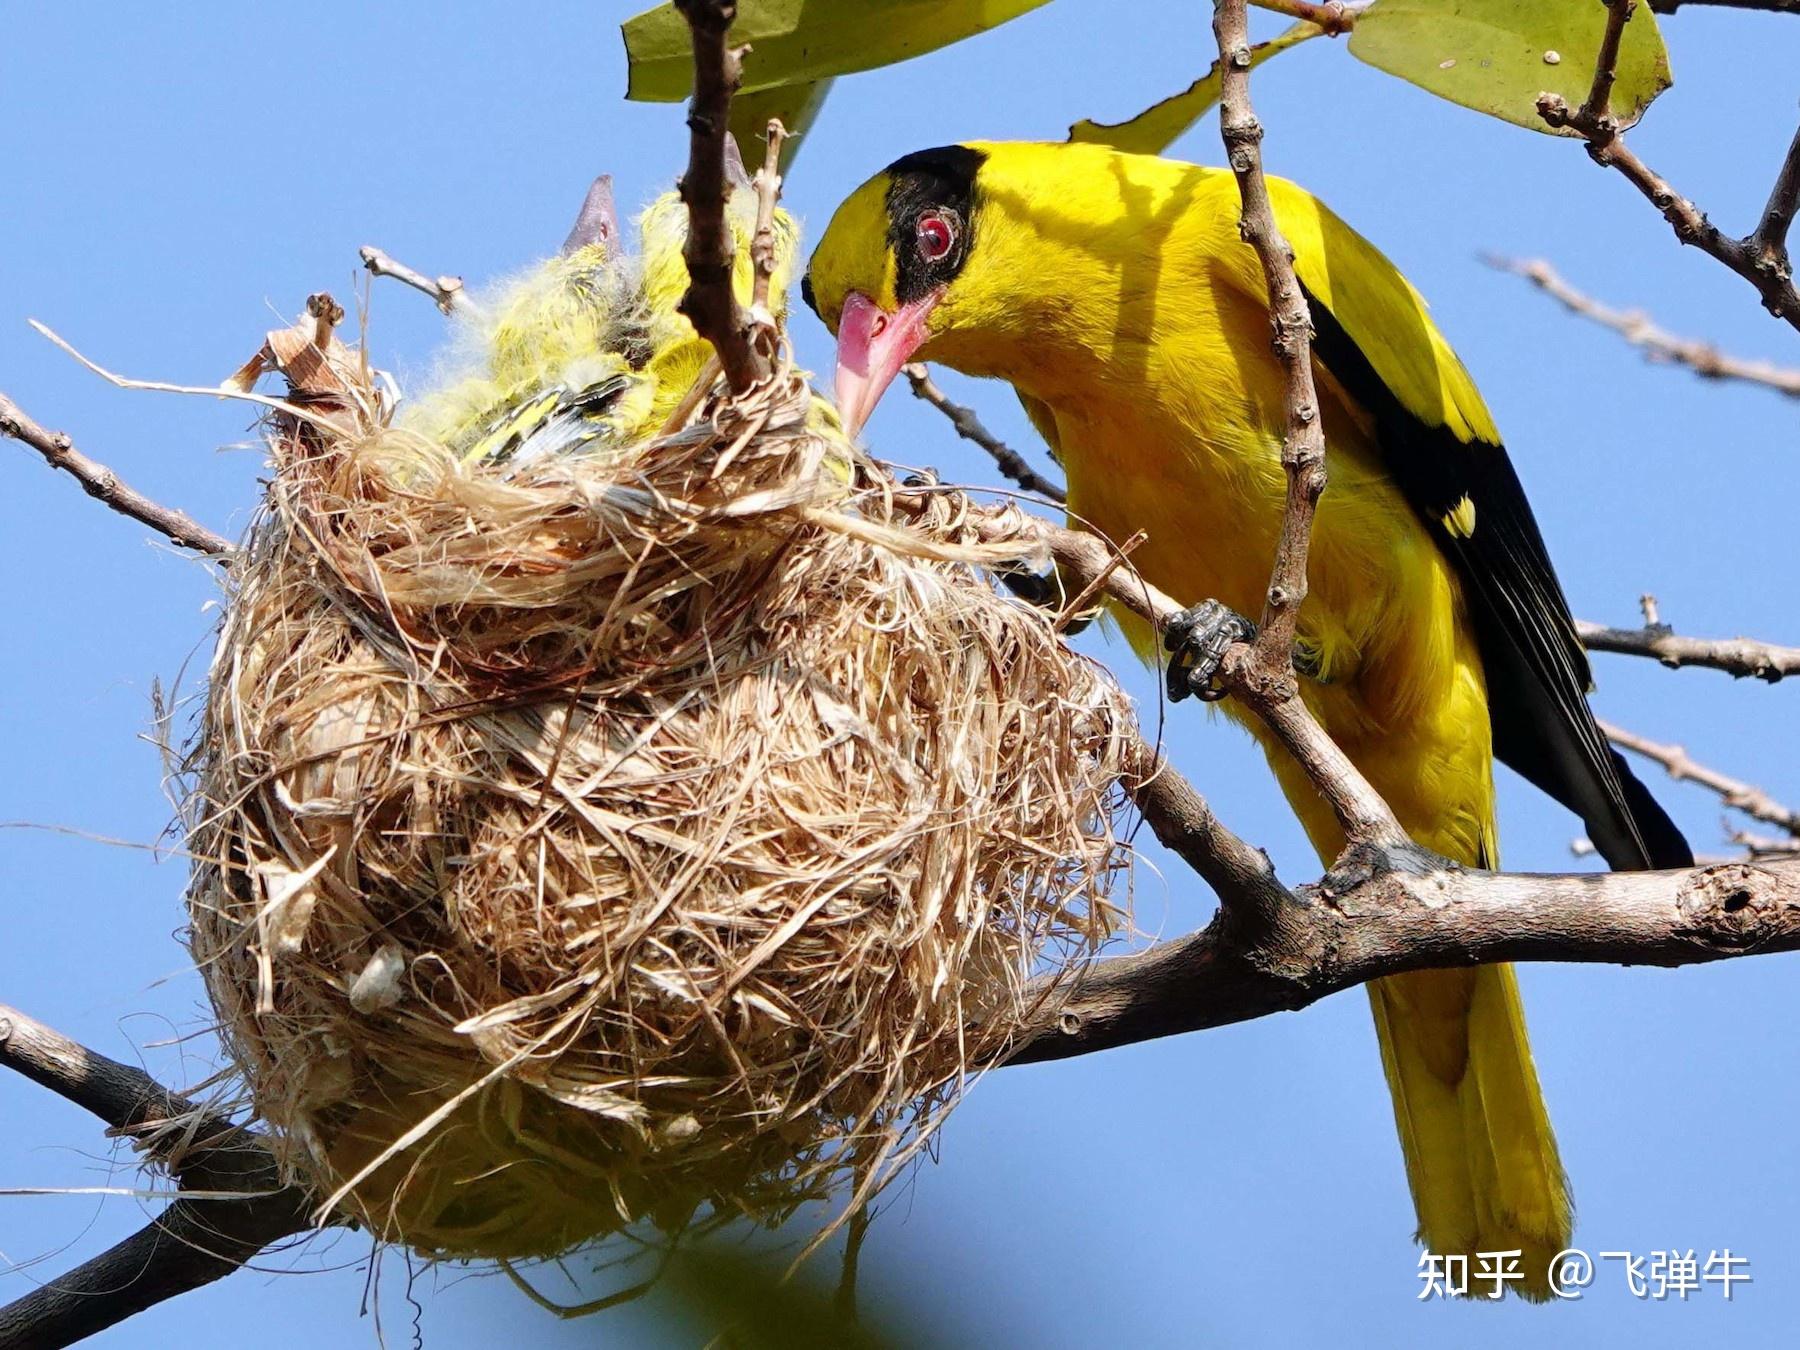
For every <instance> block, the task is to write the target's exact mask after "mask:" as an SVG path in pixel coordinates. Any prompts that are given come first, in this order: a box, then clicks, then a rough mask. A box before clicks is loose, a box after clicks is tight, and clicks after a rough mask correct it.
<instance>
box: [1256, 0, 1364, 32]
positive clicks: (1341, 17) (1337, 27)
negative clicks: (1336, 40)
mask: <svg viewBox="0 0 1800 1350" xmlns="http://www.w3.org/2000/svg"><path fill="white" fill-rule="evenodd" d="M1250 3H1251V4H1253V5H1255V6H1256V7H1257V8H1258V9H1267V10H1272V11H1274V12H1275V13H1277V14H1285V15H1287V16H1288V17H1289V18H1290V19H1302V20H1304V21H1305V22H1307V23H1310V24H1313V25H1314V26H1315V27H1317V28H1318V29H1319V30H1320V31H1321V32H1323V33H1324V34H1325V36H1326V37H1338V36H1340V35H1342V34H1344V33H1348V32H1349V31H1350V30H1351V29H1352V28H1354V27H1356V20H1357V16H1358V15H1359V14H1361V13H1362V11H1363V10H1364V9H1366V8H1368V7H1367V6H1366V5H1355V6H1352V5H1346V4H1344V3H1343V0H1322V3H1321V0H1250Z"/></svg>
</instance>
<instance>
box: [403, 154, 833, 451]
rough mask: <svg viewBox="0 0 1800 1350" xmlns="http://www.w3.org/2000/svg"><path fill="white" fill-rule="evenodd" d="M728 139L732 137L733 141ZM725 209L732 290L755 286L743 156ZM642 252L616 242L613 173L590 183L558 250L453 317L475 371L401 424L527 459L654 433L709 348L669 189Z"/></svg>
mask: <svg viewBox="0 0 1800 1350" xmlns="http://www.w3.org/2000/svg"><path fill="white" fill-rule="evenodd" d="M727 144H730V142H729V141H728V142H727ZM730 167H731V168H732V169H733V170H734V173H733V178H734V183H735V186H734V190H733V192H732V195H731V199H730V202H729V203H728V205H727V208H726V219H727V222H728V223H729V225H730V228H731V232H732V239H733V242H734V245H735V258H736V262H735V269H734V278H735V283H736V288H737V292H738V296H739V299H740V300H741V301H743V302H744V303H746V304H748V303H749V301H750V297H751V290H752V276H753V270H752V264H751V260H750V241H751V237H752V235H753V234H754V232H755V229H756V197H755V194H754V192H753V191H752V190H751V187H750V181H749V179H748V177H746V176H745V175H744V173H743V167H742V164H741V163H739V164H735V165H732V166H730ZM774 231H775V257H776V268H775V273H774V276H773V278H772V281H771V286H770V297H771V299H770V304H771V307H772V308H773V309H774V311H775V314H776V317H777V319H778V320H779V319H780V318H781V317H782V315H783V313H784V311H785V309H786V302H787V283H788V281H789V279H790V277H791V275H792V272H793V259H794V254H795V251H796V246H797V245H798V242H799V230H798V228H797V227H796V226H795V224H794V221H793V219H792V217H790V216H789V215H788V214H787V213H786V212H785V211H782V210H779V209H778V210H777V211H776V212H775V219H774ZM637 232H638V241H639V251H638V253H637V255H636V256H635V257H634V256H632V255H631V254H629V253H627V252H626V251H625V250H624V249H623V247H622V244H621V239H620V229H619V222H618V217H617V214H616V213H615V211H614V208H613V200H612V180H611V178H610V177H607V176H603V177H601V178H598V179H596V180H595V182H594V184H593V186H592V187H591V188H590V189H589V190H588V196H587V199H586V201H585V202H584V203H583V205H582V209H581V214H580V215H579V216H578V217H577V219H576V223H575V227H574V229H573V230H571V231H570V234H569V237H568V239H567V240H566V241H565V242H564V244H563V246H562V250H561V251H560V252H559V253H558V254H557V256H556V257H554V258H551V259H549V260H548V261H546V262H544V263H541V264H539V265H537V266H535V267H533V268H532V269H531V270H530V271H528V272H526V273H524V274H523V275H521V276H519V277H517V278H515V279H512V280H510V281H506V282H503V283H501V284H500V285H499V286H498V287H496V288H494V289H493V290H491V291H490V292H489V294H488V295H487V296H485V297H483V299H482V300H481V302H480V305H479V307H478V308H477V307H468V308H466V309H464V310H463V311H462V312H461V314H460V317H459V320H458V323H459V326H460V327H461V329H462V333H461V339H462V345H463V347H464V349H465V350H472V351H473V353H474V356H473V362H472V369H467V370H465V371H463V372H460V373H458V374H457V375H456V376H455V377H454V378H453V379H452V380H451V381H450V382H449V383H447V384H445V385H443V386H442V387H441V388H439V389H437V390H435V391H433V392H430V393H428V394H426V395H424V396H423V397H421V398H420V399H418V400H417V401H416V402H414V403H412V404H411V405H410V406H408V407H406V408H405V409H403V410H402V413H401V416H400V421H401V424H402V425H403V426H404V427H406V428H407V429H408V430H411V431H415V432H418V433H420V434H422V435H425V436H428V437H430V438H431V439H433V440H435V441H438V442H439V443H441V444H443V445H446V446H448V447H449V448H450V449H451V450H452V451H453V452H454V453H455V454H456V455H457V456H458V457H459V458H460V459H461V460H462V461H463V462H464V463H466V464H478V463H479V464H507V465H514V466H517V465H522V464H525V463H527V462H530V461H533V460H536V459H540V458H542V457H543V456H546V455H569V454H580V455H593V454H604V453H606V452H607V451H609V450H613V449H617V448H620V447H622V446H627V445H631V444H633V443H635V442H637V441H640V440H642V439H644V438H645V437H647V436H652V435H655V434H656V433H657V432H658V431H659V430H660V429H661V428H662V426H663V425H664V424H665V423H666V422H667V421H668V418H669V415H670V414H671V413H673V412H674V411H675V409H676V407H677V405H679V404H680V402H681V400H682V397H683V396H684V395H685V394H686V393H687V392H688V390H689V389H690V388H691V387H692V385H693V383H694V380H695V379H696V378H697V377H698V376H699V374H700V372H701V368H702V367H703V366H704V365H705V364H706V361H707V359H708V358H709V357H710V356H711V355H712V346H711V344H710V343H708V342H706V341H705V340H704V339H703V338H701V337H700V336H699V334H697V333H696V332H695V331H694V327H693V325H692V324H690V323H689V322H688V321H687V319H686V318H684V317H683V316H682V315H681V313H680V312H679V309H678V308H677V307H678V306H679V304H680V302H681V297H682V295H683V293H684V292H685V291H686V289H687V284H688V275H687V264H686V263H685V262H684V261H683V259H682V247H683V245H684V244H685V243H686V241H687V209H686V208H685V207H684V206H683V205H682V203H681V200H680V198H679V197H678V196H677V195H676V194H675V193H674V192H666V193H664V194H663V195H662V196H661V197H658V198H657V199H656V200H655V201H654V202H652V203H651V204H650V206H649V207H648V208H647V209H646V210H645V211H644V212H643V214H642V215H641V216H639V217H638V220H637Z"/></svg>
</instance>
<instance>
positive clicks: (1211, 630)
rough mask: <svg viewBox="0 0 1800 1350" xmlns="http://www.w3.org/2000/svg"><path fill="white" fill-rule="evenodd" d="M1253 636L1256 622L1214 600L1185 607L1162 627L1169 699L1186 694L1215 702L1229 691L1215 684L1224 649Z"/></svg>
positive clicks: (1206, 701)
mask: <svg viewBox="0 0 1800 1350" xmlns="http://www.w3.org/2000/svg"><path fill="white" fill-rule="evenodd" d="M1255 638H1256V625H1255V624H1253V623H1251V622H1250V620H1248V619H1246V618H1245V617H1244V616H1243V615H1242V614H1239V613H1238V612H1237V611H1236V610H1234V609H1231V608H1229V607H1228V606H1226V605H1222V604H1220V603H1219V602H1218V601H1217V600H1202V601H1201V602H1200V603H1199V604H1197V605H1195V606H1194V607H1193V608H1192V609H1184V610H1183V611H1182V612H1181V613H1180V614H1177V615H1176V616H1175V617H1174V618H1173V619H1171V620H1170V621H1169V623H1168V625H1167V626H1166V627H1165V628H1164V629H1163V647H1164V648H1165V649H1166V650H1167V651H1168V652H1169V654H1170V655H1169V671H1168V678H1169V702H1171V703H1179V702H1181V700H1182V699H1184V698H1186V697H1187V696H1188V695H1189V694H1192V695H1194V697H1196V698H1198V699H1199V700H1200V701H1201V702H1203V703H1217V702H1218V701H1219V700H1220V699H1222V698H1224V697H1225V695H1226V693H1227V692H1228V691H1227V690H1225V689H1224V688H1222V687H1221V686H1220V685H1219V684H1217V683H1216V681H1217V680H1218V677H1219V666H1220V665H1221V664H1222V663H1223V662H1224V660H1225V652H1226V651H1227V649H1229V648H1230V647H1231V645H1232V644H1233V643H1236V642H1251V641H1254V640H1255Z"/></svg>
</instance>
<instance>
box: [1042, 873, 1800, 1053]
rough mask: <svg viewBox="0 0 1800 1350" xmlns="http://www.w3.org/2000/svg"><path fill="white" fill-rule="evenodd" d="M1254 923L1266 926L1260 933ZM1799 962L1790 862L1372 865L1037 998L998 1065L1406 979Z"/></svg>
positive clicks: (1799, 887)
mask: <svg viewBox="0 0 1800 1350" xmlns="http://www.w3.org/2000/svg"><path fill="white" fill-rule="evenodd" d="M1259 913H1263V914H1266V915H1267V917H1266V918H1258V917H1256V916H1257V915H1258V914H1259ZM1797 949H1800V861H1795V860H1783V861H1772V862H1766V863H1725V864H1719V865H1715V866H1712V867H1701V868H1694V869H1692V870H1689V871H1682V872H1603V873H1575V874H1567V875H1548V876H1530V875H1522V874H1519V875H1515V874H1505V873H1496V872H1476V871H1467V870H1464V869H1462V868H1459V867H1455V866H1453V865H1451V864H1448V863H1445V864H1441V865H1439V866H1436V867H1431V868H1428V869H1426V870H1412V869H1410V868H1407V867H1399V868H1391V867H1390V863H1389V860H1382V859H1379V857H1377V858H1376V859H1375V860H1374V861H1373V862H1372V863H1367V862H1365V865H1364V866H1362V867H1360V868H1358V869H1356V870H1354V871H1347V872H1346V871H1340V872H1339V873H1335V874H1332V875H1330V876H1327V877H1326V878H1325V879H1324V880H1323V881H1321V882H1320V883H1319V884H1318V885H1316V886H1307V887H1301V888H1300V889H1299V890H1297V891H1291V892H1284V893H1283V895H1282V898H1281V900H1280V902H1279V903H1278V904H1277V905H1275V906H1274V907H1273V912H1272V913H1268V912H1267V911H1250V912H1248V913H1246V912H1245V911H1243V910H1241V909H1239V910H1235V911H1234V910H1230V909H1223V908H1222V909H1221V911H1220V914H1219V915H1218V916H1217V917H1215V918H1214V920H1213V922H1212V923H1211V924H1209V925H1208V926H1207V927H1206V928H1205V929H1204V930H1202V931H1201V932H1199V933H1196V934H1194V935H1193V936H1192V937H1188V938H1184V939H1181V940H1179V941H1175V942H1168V943H1163V944H1161V945H1159V946H1156V947H1152V948H1151V949H1150V950H1148V951H1146V952H1140V953H1136V954H1134V955H1131V956H1123V957H1119V958H1116V959H1114V960H1111V961H1104V962H1101V963H1099V964H1097V965H1096V966H1094V967H1093V968H1092V969H1091V970H1090V971H1089V972H1088V973H1087V974H1086V975H1085V976H1084V977H1083V978H1082V979H1080V980H1079V981H1077V982H1076V983H1075V984H1074V985H1073V986H1072V987H1071V988H1070V989H1069V990H1067V991H1066V992H1065V993H1061V994H1059V993H1056V992H1049V991H1047V993H1046V997H1045V998H1043V999H1042V1000H1040V1001H1039V1003H1038V1004H1037V1005H1036V1007H1035V1010H1034V1012H1033V1014H1032V1016H1031V1019H1030V1020H1029V1022H1028V1023H1027V1024H1026V1026H1025V1028H1024V1029H1023V1031H1022V1033H1021V1035H1020V1037H1019V1039H1018V1041H1017V1042H1016V1043H1015V1046H1014V1050H1013V1052H1012V1054H1011V1055H1010V1056H1009V1057H1008V1060H1007V1062H1008V1063H1013V1064H1021V1063H1035V1062H1039V1061H1043V1060H1050V1059H1064V1058H1067V1057H1069V1056H1071V1055H1081V1054H1091V1053H1093V1052H1095V1051H1099V1050H1108V1049H1112V1048H1114V1047H1117V1046H1121V1045H1130V1044H1135V1043H1137V1042H1140V1041H1147V1040H1153V1039H1155V1038H1157V1037H1161V1036H1172V1035H1177V1034H1179V1033H1182V1032H1188V1031H1200V1030H1204V1029H1206V1028H1208V1027H1217V1026H1224V1025H1227V1024H1229V1023H1233V1022H1243V1021H1248V1020H1250V1019H1252V1018H1257V1017H1264V1016H1267V1015H1268V1014H1270V1013H1276V1012H1292V1011H1294V1010H1296V1009H1299V1008H1304V1007H1306V1006H1308V1005H1309V1004H1312V1003H1316V1002H1318V1001H1319V1000H1320V999H1322V998H1325V997H1326V996H1328V995H1330V994H1335V993H1337V992H1339V991H1340V990H1344V989H1349V988H1352V987H1353V986H1355V985H1358V984H1363V983H1365V982H1367V981H1369V980H1373V979H1378V978H1380V977H1382V976H1386V975H1397V974H1401V973H1402V972H1405V971H1409V970H1429V969H1442V968H1445V967H1456V966H1469V965H1485V964H1490V963H1494V962H1501V961H1578V962H1600V963H1607V964H1626V965H1658V966H1681V965H1691V964H1695V963H1698V962H1703V961H1716V960H1721V959H1725V958H1729V957H1738V956H1750V955H1756V954H1761V953H1766V952H1784V951H1794V950H1797Z"/></svg>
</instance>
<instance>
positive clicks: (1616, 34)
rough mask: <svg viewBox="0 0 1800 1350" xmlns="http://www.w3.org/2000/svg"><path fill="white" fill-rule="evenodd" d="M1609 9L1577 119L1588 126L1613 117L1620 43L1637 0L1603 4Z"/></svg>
mask: <svg viewBox="0 0 1800 1350" xmlns="http://www.w3.org/2000/svg"><path fill="white" fill-rule="evenodd" d="M1603 3H1604V4H1605V5H1606V28H1605V31H1603V32H1602V33H1601V35H1600V51H1599V53H1598V54H1597V55H1596V56H1595V58H1594V82H1593V84H1592V86H1591V87H1590V88H1589V89H1588V96H1587V99H1586V100H1585V101H1584V102H1583V103H1582V105H1581V108H1580V109H1579V111H1578V113H1577V116H1578V117H1580V118H1581V119H1582V120H1583V121H1584V122H1586V123H1598V122H1599V121H1600V120H1601V119H1602V118H1605V117H1609V116H1610V115H1611V113H1612V91H1613V82H1614V81H1615V80H1616V79H1617V78H1618V74H1619V43H1620V42H1621V41H1622V40H1623V39H1624V37H1625V25H1626V24H1627V23H1628V22H1629V21H1630V19H1631V16H1632V13H1633V12H1634V11H1635V10H1636V9H1637V0H1603Z"/></svg>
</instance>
